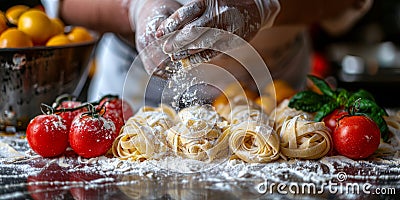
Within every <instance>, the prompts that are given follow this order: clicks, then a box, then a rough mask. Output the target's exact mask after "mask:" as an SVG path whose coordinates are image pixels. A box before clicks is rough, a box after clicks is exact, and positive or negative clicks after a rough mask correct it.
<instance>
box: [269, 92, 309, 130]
mask: <svg viewBox="0 0 400 200" xmlns="http://www.w3.org/2000/svg"><path fill="white" fill-rule="evenodd" d="M288 105H289V100H288V99H285V100H283V101H282V102H281V103H280V104H279V105H278V106H277V107H276V108H275V109H274V110H273V111H272V112H271V114H270V119H271V120H272V121H274V125H273V126H274V130H275V131H276V132H277V133H278V134H279V132H280V130H281V128H282V125H283V123H284V122H285V121H287V120H290V119H292V118H293V117H295V116H298V115H303V116H304V117H305V118H307V119H312V117H313V116H312V115H311V114H309V113H307V112H304V111H301V110H296V109H294V108H290V107H289V106H288Z"/></svg>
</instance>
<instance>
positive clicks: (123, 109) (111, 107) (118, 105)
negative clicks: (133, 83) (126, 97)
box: [99, 98, 133, 121]
mask: <svg viewBox="0 0 400 200" xmlns="http://www.w3.org/2000/svg"><path fill="white" fill-rule="evenodd" d="M103 105H104V107H105V112H106V113H107V112H115V114H116V115H117V116H120V117H121V118H122V119H123V120H124V121H126V120H128V118H129V117H131V116H133V109H132V107H131V106H130V105H129V104H128V103H127V102H125V101H123V100H122V99H120V98H105V99H103V100H102V101H101V102H100V104H99V108H102V107H103Z"/></svg>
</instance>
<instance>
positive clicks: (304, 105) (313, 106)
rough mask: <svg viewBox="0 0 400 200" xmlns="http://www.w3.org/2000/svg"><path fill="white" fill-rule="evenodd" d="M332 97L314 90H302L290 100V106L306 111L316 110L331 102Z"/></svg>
mask: <svg viewBox="0 0 400 200" xmlns="http://www.w3.org/2000/svg"><path fill="white" fill-rule="evenodd" d="M329 100H330V98H327V97H326V96H324V95H320V94H317V93H315V92H313V91H302V92H298V93H297V94H295V95H294V96H293V97H292V98H291V99H290V101H289V107H290V108H295V109H296V110H303V111H305V112H316V111H318V110H320V109H321V107H322V106H323V105H325V104H326V103H327V102H329Z"/></svg>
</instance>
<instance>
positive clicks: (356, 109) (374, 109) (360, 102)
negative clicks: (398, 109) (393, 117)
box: [348, 98, 388, 116]
mask: <svg viewBox="0 0 400 200" xmlns="http://www.w3.org/2000/svg"><path fill="white" fill-rule="evenodd" d="M348 110H349V112H350V114H352V113H373V114H374V115H378V116H387V115H388V114H387V112H386V110H385V109H383V108H381V107H380V106H379V105H378V104H376V102H375V101H373V100H371V99H362V98H358V99H357V100H355V101H353V102H351V103H350V105H349V107H348Z"/></svg>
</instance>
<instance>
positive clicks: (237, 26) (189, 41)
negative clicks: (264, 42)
mask: <svg viewBox="0 0 400 200" xmlns="http://www.w3.org/2000/svg"><path fill="white" fill-rule="evenodd" d="M279 10H280V4H279V2H278V0H240V1H233V0H194V1H192V2H190V3H188V4H186V5H184V6H183V7H181V8H180V9H178V10H177V11H176V12H175V13H174V14H172V15H171V16H170V17H169V18H168V19H166V20H165V21H163V22H162V23H161V25H160V26H159V27H158V29H157V33H156V36H157V37H162V36H164V35H168V34H170V33H173V32H174V31H177V30H181V31H179V32H174V33H173V34H171V36H169V38H168V39H167V40H166V41H165V43H164V44H163V51H164V52H165V53H167V54H169V55H170V57H171V59H172V60H181V59H184V58H189V60H190V62H191V63H198V62H204V61H208V60H209V59H211V58H212V57H214V56H216V55H218V52H215V51H213V50H212V49H213V47H215V46H216V45H222V43H224V42H225V43H226V42H229V41H227V40H225V38H223V37H222V36H221V35H224V34H221V35H218V34H215V31H207V30H205V29H197V27H210V28H217V29H222V30H225V31H228V32H231V33H233V34H236V35H238V36H240V37H242V38H243V39H245V40H247V41H249V40H251V39H252V38H253V37H254V36H255V34H256V33H257V32H258V30H259V29H260V28H261V27H269V26H272V24H273V22H274V20H275V18H276V15H277V14H278V12H279ZM210 49H211V50H210Z"/></svg>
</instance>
